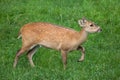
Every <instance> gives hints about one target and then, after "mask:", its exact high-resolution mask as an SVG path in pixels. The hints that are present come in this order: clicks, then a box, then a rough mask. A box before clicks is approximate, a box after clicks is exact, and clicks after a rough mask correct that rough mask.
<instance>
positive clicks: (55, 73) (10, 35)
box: [0, 0, 120, 80]
mask: <svg viewBox="0 0 120 80" xmlns="http://www.w3.org/2000/svg"><path fill="white" fill-rule="evenodd" d="M119 13H120V4H119V0H12V1H11V0H0V79H1V80H120V58H119V56H120V28H119V27H120V18H119V17H120V15H119ZM82 17H86V18H87V19H90V20H92V21H94V22H95V23H96V24H98V25H99V26H101V28H102V29H103V31H102V32H101V33H96V34H90V35H89V37H88V40H87V41H86V43H85V44H84V45H83V46H84V47H85V48H86V57H85V61H84V62H81V63H78V62H77V59H78V58H79V57H80V52H79V51H74V52H71V53H70V54H69V55H68V64H67V70H63V66H62V62H61V56H60V52H57V51H55V50H51V49H46V48H40V49H39V50H38V51H37V53H36V54H35V55H34V58H33V60H34V62H35V64H36V67H35V68H31V67H30V64H29V62H28V60H27V58H26V55H25V54H24V55H22V56H21V57H20V60H19V63H18V65H17V68H16V69H14V68H13V67H12V65H13V61H14V57H15V54H16V51H17V50H18V49H19V48H20V47H21V40H17V39H16V38H17V34H18V31H19V29H20V27H21V26H23V25H24V24H26V23H29V22H50V23H54V24H58V25H62V26H66V27H71V28H73V29H75V30H77V31H79V30H80V29H81V28H80V27H79V26H78V23H77V20H78V19H80V18H82Z"/></svg>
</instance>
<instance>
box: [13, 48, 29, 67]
mask: <svg viewBox="0 0 120 80" xmlns="http://www.w3.org/2000/svg"><path fill="white" fill-rule="evenodd" d="M29 48H30V46H22V48H21V49H19V50H18V52H17V53H16V56H15V59H14V64H13V67H14V68H15V67H16V65H17V63H18V59H19V56H20V55H22V54H23V53H24V52H25V51H27V50H28V49H29Z"/></svg>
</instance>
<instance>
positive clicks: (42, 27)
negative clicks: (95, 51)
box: [13, 18, 102, 69]
mask: <svg viewBox="0 0 120 80" xmlns="http://www.w3.org/2000/svg"><path fill="white" fill-rule="evenodd" d="M78 24H79V25H80V26H81V27H82V29H81V30H80V31H76V30H74V29H71V28H66V27H63V26H58V25H55V24H51V23H46V22H33V23H28V24H25V25H24V26H23V27H22V28H21V29H20V32H19V36H18V38H22V47H21V48H20V49H19V50H18V52H17V53H16V56H15V59H14V64H13V67H14V68H15V67H16V65H17V63H18V59H19V57H20V55H22V54H23V53H25V52H26V54H27V57H28V60H29V62H30V65H31V66H32V67H34V66H35V65H34V62H33V60H32V58H33V55H34V54H35V52H36V51H37V49H38V48H39V47H40V46H43V47H46V48H51V49H54V50H57V51H60V52H61V57H62V63H63V68H64V69H66V65H67V54H68V53H69V52H71V51H74V50H79V51H81V54H82V55H81V57H80V58H79V60H78V62H81V61H83V60H84V57H85V48H84V47H83V46H82V44H83V43H84V42H85V41H86V40H87V36H88V34H89V33H95V32H101V31H102V29H101V28H100V27H99V26H97V25H96V24H94V22H92V21H90V20H87V19H85V18H82V19H80V20H78Z"/></svg>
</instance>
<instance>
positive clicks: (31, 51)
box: [27, 45, 39, 67]
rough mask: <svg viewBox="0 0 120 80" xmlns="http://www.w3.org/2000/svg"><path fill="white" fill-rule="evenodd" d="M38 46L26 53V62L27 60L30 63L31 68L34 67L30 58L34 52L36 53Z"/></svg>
mask: <svg viewBox="0 0 120 80" xmlns="http://www.w3.org/2000/svg"><path fill="white" fill-rule="evenodd" d="M38 47H39V46H38V45H36V46H35V47H33V48H32V49H30V50H29V51H28V52H27V57H28V60H29V62H30V65H31V66H32V67H34V66H35V65H34V62H33V60H32V57H33V55H34V54H35V52H36V51H37V49H38Z"/></svg>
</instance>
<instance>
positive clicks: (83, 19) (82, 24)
mask: <svg viewBox="0 0 120 80" xmlns="http://www.w3.org/2000/svg"><path fill="white" fill-rule="evenodd" d="M86 22H87V20H86V19H85V18H82V19H81V20H78V24H79V25H80V26H81V27H84V26H85V24H86Z"/></svg>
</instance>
